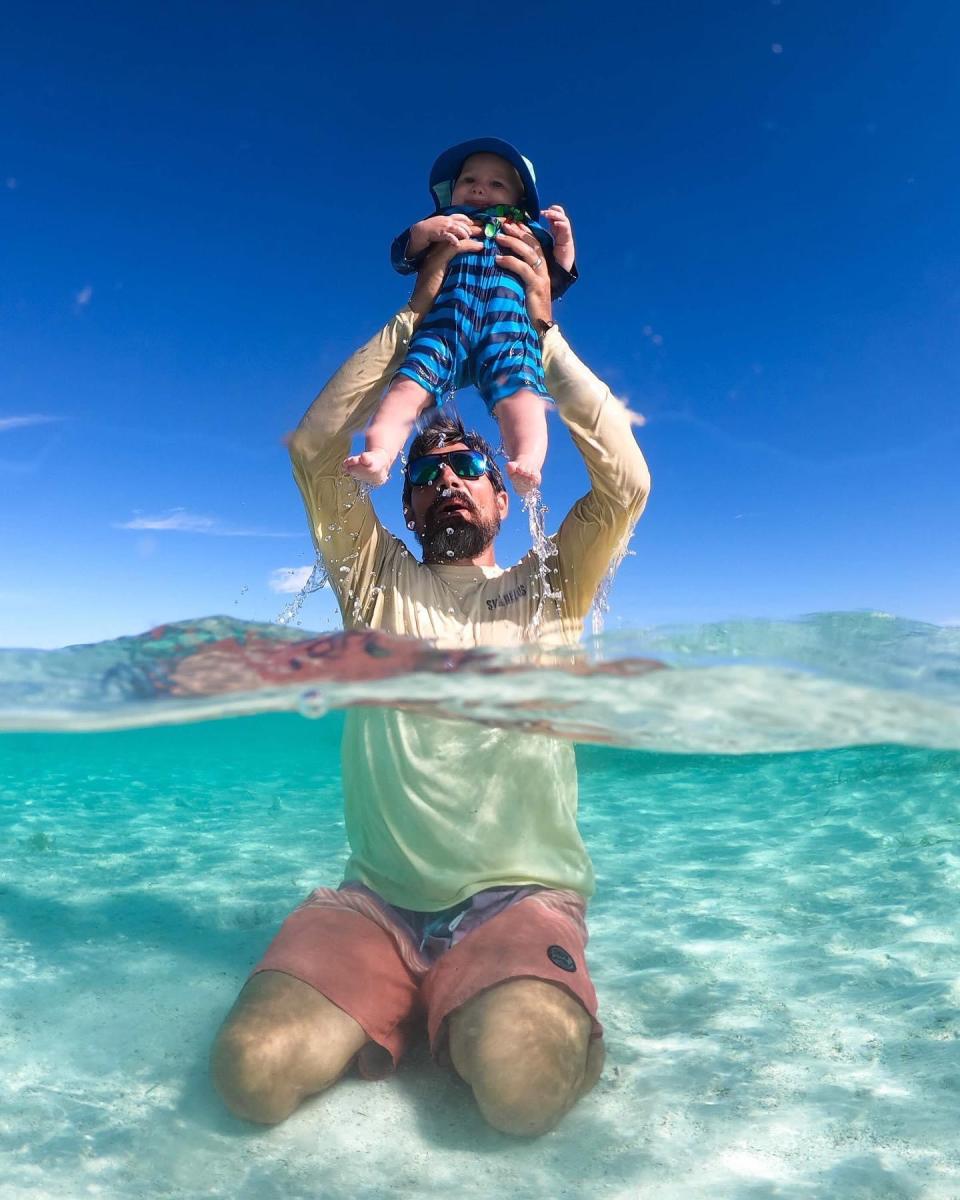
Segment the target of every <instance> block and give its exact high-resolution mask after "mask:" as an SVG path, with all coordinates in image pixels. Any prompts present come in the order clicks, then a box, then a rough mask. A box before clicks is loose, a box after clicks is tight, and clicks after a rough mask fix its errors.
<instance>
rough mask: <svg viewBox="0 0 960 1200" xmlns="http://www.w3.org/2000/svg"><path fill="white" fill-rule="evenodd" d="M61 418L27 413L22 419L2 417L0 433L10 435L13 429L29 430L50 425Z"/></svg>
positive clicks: (0, 419) (0, 418)
mask: <svg viewBox="0 0 960 1200" xmlns="http://www.w3.org/2000/svg"><path fill="white" fill-rule="evenodd" d="M59 419H60V418H59V417H47V416H45V415H44V414H43V413H27V414H25V415H24V416H22V417H0V433H8V432H9V431H10V430H11V429H28V428H29V427H30V426H31V425H49V424H50V422H51V421H58V420H59Z"/></svg>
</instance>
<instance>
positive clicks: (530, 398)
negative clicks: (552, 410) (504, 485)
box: [493, 388, 547, 496]
mask: <svg viewBox="0 0 960 1200" xmlns="http://www.w3.org/2000/svg"><path fill="white" fill-rule="evenodd" d="M493 415H494V416H495V417H496V418H497V420H498V421H499V422H500V433H501V435H502V437H503V448H504V449H505V450H506V452H507V458H508V460H509V461H508V462H507V474H508V475H509V476H510V482H511V483H512V484H513V486H514V488H515V489H516V491H517V493H518V494H519V495H521V496H523V495H525V494H526V493H527V492H531V491H533V489H534V488H538V487H539V486H540V472H541V470H542V468H543V460H544V459H545V458H546V457H547V405H546V401H545V400H544V399H543V397H542V396H538V395H537V394H536V392H531V391H530V390H529V389H527V388H524V389H523V390H521V391H519V392H514V393H513V395H512V396H505V397H504V398H503V399H502V400H501V401H500V402H499V403H498V404H497V406H496V408H495V409H494V410H493Z"/></svg>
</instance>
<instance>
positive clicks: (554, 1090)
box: [450, 979, 602, 1137]
mask: <svg viewBox="0 0 960 1200" xmlns="http://www.w3.org/2000/svg"><path fill="white" fill-rule="evenodd" d="M591 1030H592V1021H591V1019H590V1016H589V1015H588V1014H587V1012H586V1011H585V1010H584V1009H583V1007H582V1006H581V1005H580V1004H579V1003H578V1001H576V1000H574V999H573V998H572V997H571V996H570V995H568V994H567V993H566V992H564V991H563V990H562V989H561V988H558V987H556V986H555V985H553V984H550V983H546V982H544V981H542V980H531V979H524V980H511V981H509V982H508V983H505V984H501V985H499V986H498V987H497V988H492V989H490V991H489V992H486V993H482V994H481V995H480V996H477V997H474V999H473V1000H472V1001H470V1002H468V1004H466V1005H464V1007H463V1008H462V1009H460V1010H458V1012H456V1013H454V1014H453V1016H452V1017H451V1025H450V1052H451V1057H452V1059H453V1063H454V1066H455V1067H456V1069H457V1071H458V1073H459V1074H460V1075H461V1076H462V1077H463V1078H464V1079H465V1080H466V1081H467V1082H468V1083H469V1084H470V1086H471V1087H472V1088H473V1092H474V1096H475V1097H476V1100H477V1103H478V1105H479V1107H480V1111H481V1112H482V1113H483V1115H484V1117H485V1118H486V1120H487V1121H488V1122H489V1124H491V1125H492V1126H493V1127H494V1128H495V1129H499V1130H501V1132H503V1133H511V1134H515V1135H517V1136H520V1137H536V1136H538V1135H540V1134H543V1133H546V1132H548V1130H550V1129H553V1127H554V1126H555V1125H556V1124H557V1123H558V1122H559V1121H560V1119H561V1118H562V1117H563V1116H564V1114H565V1113H567V1112H568V1111H569V1110H570V1109H571V1108H572V1107H573V1105H574V1104H575V1103H576V1101H577V1099H578V1097H579V1096H580V1095H582V1094H583V1093H584V1092H585V1091H587V1090H589V1086H591V1085H592V1084H593V1083H594V1082H596V1076H597V1075H598V1074H599V1066H600V1065H601V1064H602V1049H601V1050H599V1052H596V1051H595V1052H594V1053H593V1054H590V1049H591V1042H590V1035H591ZM588 1059H589V1060H591V1061H590V1068H591V1069H590V1071H589V1072H588ZM588 1074H589V1075H590V1076H592V1078H590V1079H588Z"/></svg>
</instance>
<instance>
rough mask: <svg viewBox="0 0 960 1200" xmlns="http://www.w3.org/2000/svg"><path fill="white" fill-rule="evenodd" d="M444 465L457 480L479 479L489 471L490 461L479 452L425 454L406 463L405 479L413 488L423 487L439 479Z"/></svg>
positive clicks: (456, 451)
mask: <svg viewBox="0 0 960 1200" xmlns="http://www.w3.org/2000/svg"><path fill="white" fill-rule="evenodd" d="M444 463H446V464H447V465H448V466H449V467H450V470H451V471H453V473H454V475H456V476H457V478H458V479H479V478H480V476H481V475H486V473H487V472H488V471H489V470H490V460H489V459H488V458H487V456H486V455H485V454H484V453H483V452H482V451H480V450H450V451H448V452H447V453H446V454H425V455H423V457H422V458H413V459H411V460H410V462H408V463H407V478H408V479H409V480H410V482H411V483H412V484H413V486H414V487H425V486H426V485H427V484H429V483H434V482H435V481H436V480H437V479H439V477H440V472H441V471H442V470H443V464H444Z"/></svg>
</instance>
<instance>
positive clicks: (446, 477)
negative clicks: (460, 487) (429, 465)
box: [437, 462, 460, 487]
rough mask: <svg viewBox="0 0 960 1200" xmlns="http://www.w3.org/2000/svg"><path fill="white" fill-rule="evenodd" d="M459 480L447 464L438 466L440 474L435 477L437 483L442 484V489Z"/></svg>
mask: <svg viewBox="0 0 960 1200" xmlns="http://www.w3.org/2000/svg"><path fill="white" fill-rule="evenodd" d="M459 478H460V477H459V475H457V473H456V471H455V470H454V469H453V467H451V466H450V464H449V463H448V462H445V463H441V464H440V474H439V475H438V476H437V482H438V483H442V484H443V486H444V487H449V486H450V484H451V483H456V481H457V480H458V479H459Z"/></svg>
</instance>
